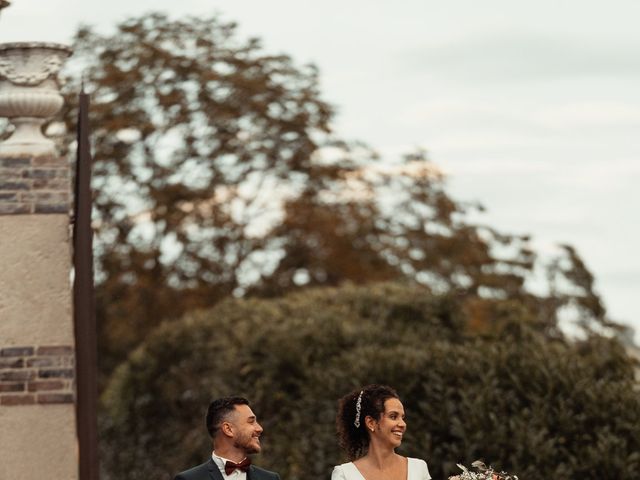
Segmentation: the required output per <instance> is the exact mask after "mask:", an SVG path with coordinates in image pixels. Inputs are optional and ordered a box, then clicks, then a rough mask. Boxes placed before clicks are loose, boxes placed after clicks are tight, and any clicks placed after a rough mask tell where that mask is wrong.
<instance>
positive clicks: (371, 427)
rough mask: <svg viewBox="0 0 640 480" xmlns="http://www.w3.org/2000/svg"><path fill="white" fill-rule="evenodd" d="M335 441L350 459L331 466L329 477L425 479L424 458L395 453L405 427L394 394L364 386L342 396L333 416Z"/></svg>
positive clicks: (349, 479) (341, 479)
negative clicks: (336, 436) (336, 413)
mask: <svg viewBox="0 0 640 480" xmlns="http://www.w3.org/2000/svg"><path fill="white" fill-rule="evenodd" d="M336 424H337V428H338V441H339V443H340V446H341V447H342V448H343V449H344V450H345V452H346V453H347V456H348V457H349V459H350V460H351V461H350V462H349V463H343V464H342V465H338V466H336V467H334V469H333V473H332V474H331V480H429V479H430V478H431V475H429V469H428V468H427V463H426V462H425V461H424V460H420V459H417V458H407V457H403V456H402V455H398V454H397V453H396V452H395V449H396V448H397V447H399V446H400V444H401V443H402V436H403V435H404V432H405V431H406V429H407V424H406V422H405V415H404V407H403V406H402V402H401V401H400V399H399V398H398V394H397V393H396V392H395V390H393V389H392V388H391V387H387V386H385V385H367V386H366V387H364V388H362V389H359V390H355V391H353V392H351V393H349V394H348V395H345V396H344V397H342V398H341V399H340V400H339V402H338V415H337V418H336Z"/></svg>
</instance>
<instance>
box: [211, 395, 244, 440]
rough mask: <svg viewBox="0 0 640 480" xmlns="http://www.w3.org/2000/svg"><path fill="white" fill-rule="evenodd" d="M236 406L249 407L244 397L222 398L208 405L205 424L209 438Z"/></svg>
mask: <svg viewBox="0 0 640 480" xmlns="http://www.w3.org/2000/svg"><path fill="white" fill-rule="evenodd" d="M236 405H249V400H247V399H246V398H244V397H223V398H218V399H217V400H214V401H213V402H211V403H210V404H209V408H208V409H207V418H206V423H207V431H208V432H209V435H210V436H211V438H213V436H214V435H215V434H216V432H217V431H218V429H219V428H220V424H221V423H222V421H223V420H224V419H225V417H226V416H227V415H228V414H229V413H231V412H233V410H234V409H235V406H236Z"/></svg>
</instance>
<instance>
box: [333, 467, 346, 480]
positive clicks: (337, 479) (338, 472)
mask: <svg viewBox="0 0 640 480" xmlns="http://www.w3.org/2000/svg"><path fill="white" fill-rule="evenodd" d="M331 480H347V477H346V476H345V474H344V470H342V467H341V466H340V465H337V466H335V467H333V472H331Z"/></svg>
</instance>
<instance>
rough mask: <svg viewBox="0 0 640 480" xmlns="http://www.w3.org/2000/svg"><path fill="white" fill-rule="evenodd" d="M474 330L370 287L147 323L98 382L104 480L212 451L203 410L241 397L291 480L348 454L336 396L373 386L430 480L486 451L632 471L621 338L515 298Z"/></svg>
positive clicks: (459, 314) (614, 472)
mask: <svg viewBox="0 0 640 480" xmlns="http://www.w3.org/2000/svg"><path fill="white" fill-rule="evenodd" d="M500 309H501V311H502V316H501V321H499V322H496V323H494V324H493V325H492V328H491V329H490V330H488V331H486V332H484V333H483V334H481V335H478V334H470V333H469V330H468V329H467V328H466V324H467V322H468V320H469V319H468V318H467V317H466V316H465V313H464V311H463V309H462V308H461V305H460V303H459V302H458V301H457V299H456V298H452V297H450V296H433V295H431V294H429V293H428V292H427V291H426V289H425V288H424V287H420V286H417V285H413V286H412V285H408V284H406V283H405V284H376V285H373V286H372V285H369V286H366V287H356V286H346V287H340V288H317V289H307V290H305V291H302V292H298V293H295V294H290V295H288V296H286V297H284V298H278V299H262V300H259V299H236V300H227V301H224V302H222V303H220V304H218V305H217V306H216V307H214V308H213V309H211V310H204V311H200V312H197V313H191V314H188V315H187V316H186V317H185V318H184V319H182V320H181V321H179V322H167V323H165V324H164V325H163V326H161V327H160V328H159V329H158V330H157V331H155V332H154V333H153V334H152V335H151V336H150V337H149V338H148V339H147V340H146V341H145V342H144V343H143V344H142V345H141V347H140V348H139V349H138V350H136V352H135V353H134V354H133V355H132V356H131V357H130V359H129V360H128V361H127V362H126V363H125V364H123V365H122V366H121V367H120V368H119V369H118V370H117V371H116V373H115V375H114V376H113V377H112V381H111V383H110V385H109V388H108V389H107V390H106V391H105V394H104V396H103V400H104V402H105V409H104V412H105V415H104V417H103V432H104V436H103V447H104V452H103V457H102V458H103V459H104V467H105V470H106V474H107V476H106V477H105V478H106V479H107V480H108V479H111V478H113V479H116V478H117V479H131V480H134V479H143V478H158V479H170V478H172V474H175V472H177V471H180V470H182V469H184V468H186V467H188V466H189V465H193V464H195V463H196V462H201V461H203V459H205V458H206V457H207V456H208V455H209V454H210V443H209V439H208V437H207V433H206V429H205V427H204V424H203V423H204V422H203V420H202V418H203V412H204V410H205V409H206V406H207V404H208V402H209V401H210V400H211V399H212V398H215V397H217V396H222V395H228V394H244V395H246V396H247V397H248V398H249V399H250V400H251V401H252V402H253V403H252V405H253V409H254V410H255V411H256V412H257V414H258V417H259V420H260V421H261V423H262V424H263V426H264V428H265V435H264V442H263V448H264V451H263V454H262V455H261V456H260V459H259V461H260V464H261V465H263V466H265V467H267V468H272V469H274V470H276V471H278V472H280V473H281V475H282V477H283V478H289V479H291V480H296V479H302V478H327V477H328V475H329V473H330V471H331V466H332V465H335V464H337V463H341V462H342V461H344V458H343V456H342V454H341V452H339V450H338V448H337V441H336V439H335V427H334V419H335V410H336V400H337V399H338V398H339V397H340V396H342V395H343V394H345V393H346V392H348V391H350V390H352V389H354V388H356V387H358V386H361V385H363V384H367V383H374V382H378V383H386V384H390V385H392V386H394V387H395V388H396V389H397V390H398V392H399V394H400V395H401V398H402V401H403V403H404V405H405V409H406V411H407V423H408V430H407V433H406V435H405V437H404V441H403V445H402V453H403V454H407V455H410V456H416V457H420V458H426V459H427V461H428V463H429V468H430V470H431V473H432V475H433V477H434V478H447V476H448V475H452V474H453V473H455V472H456V470H457V469H456V467H455V463H456V462H464V463H466V464H470V463H471V462H472V461H474V460H476V459H478V458H482V459H484V460H485V462H486V463H491V464H493V465H494V466H496V467H497V468H500V469H505V470H509V471H513V472H514V473H516V474H517V475H519V477H520V478H523V479H526V478H538V477H539V478H556V479H567V480H568V479H572V478H581V479H585V480H589V479H594V480H596V479H597V480H602V479H605V480H609V479H610V480H613V479H616V480H618V479H619V480H624V479H632V478H635V477H636V475H637V473H636V472H637V471H638V469H639V468H640V454H639V453H638V452H640V397H638V394H637V389H636V387H637V383H635V381H634V377H633V368H634V364H633V363H632V362H631V360H629V359H628V358H627V357H626V355H625V354H624V350H623V349H622V347H621V346H620V345H619V344H617V343H616V342H615V341H612V340H609V339H607V338H605V337H600V336H597V335H593V336H591V337H589V338H587V339H586V340H583V341H580V342H577V343H574V342H570V341H568V340H566V339H564V338H557V339H549V338H548V337H546V336H545V335H543V334H541V333H540V332H538V331H536V330H535V329H532V328H531V321H530V319H527V318H526V317H525V316H526V311H524V310H523V309H522V308H521V307H520V306H519V305H518V304H517V303H514V302H512V301H503V302H501V306H500Z"/></svg>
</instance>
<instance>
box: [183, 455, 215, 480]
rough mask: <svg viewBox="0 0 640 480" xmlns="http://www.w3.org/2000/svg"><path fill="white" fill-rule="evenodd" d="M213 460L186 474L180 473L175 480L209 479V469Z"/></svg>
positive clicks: (193, 468) (186, 471)
mask: <svg viewBox="0 0 640 480" xmlns="http://www.w3.org/2000/svg"><path fill="white" fill-rule="evenodd" d="M210 463H212V462H211V460H209V461H206V462H204V463H202V464H200V465H197V466H195V467H192V468H190V469H188V470H185V471H184V472H180V473H179V474H177V475H176V477H175V480H200V479H203V478H205V479H206V478H208V477H209V467H210V465H209V464H210Z"/></svg>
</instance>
